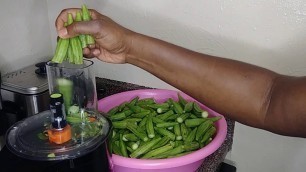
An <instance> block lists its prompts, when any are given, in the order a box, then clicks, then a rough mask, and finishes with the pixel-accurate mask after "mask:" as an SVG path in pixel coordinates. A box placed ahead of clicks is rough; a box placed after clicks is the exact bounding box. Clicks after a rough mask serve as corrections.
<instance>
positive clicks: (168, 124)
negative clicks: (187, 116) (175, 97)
mask: <svg viewBox="0 0 306 172" xmlns="http://www.w3.org/2000/svg"><path fill="white" fill-rule="evenodd" d="M176 124H178V123H177V122H164V123H158V124H156V127H158V128H167V127H173V126H174V125H176Z"/></svg>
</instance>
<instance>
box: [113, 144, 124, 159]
mask: <svg viewBox="0 0 306 172" xmlns="http://www.w3.org/2000/svg"><path fill="white" fill-rule="evenodd" d="M118 143H119V141H118ZM112 151H113V153H114V154H116V155H120V156H123V155H122V153H121V150H120V147H119V146H118V145H117V144H116V142H112Z"/></svg>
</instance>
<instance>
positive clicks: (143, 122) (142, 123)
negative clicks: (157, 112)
mask: <svg viewBox="0 0 306 172" xmlns="http://www.w3.org/2000/svg"><path fill="white" fill-rule="evenodd" d="M147 120H148V117H144V118H142V120H141V121H140V123H139V124H138V126H139V127H143V126H145V125H146V123H147Z"/></svg>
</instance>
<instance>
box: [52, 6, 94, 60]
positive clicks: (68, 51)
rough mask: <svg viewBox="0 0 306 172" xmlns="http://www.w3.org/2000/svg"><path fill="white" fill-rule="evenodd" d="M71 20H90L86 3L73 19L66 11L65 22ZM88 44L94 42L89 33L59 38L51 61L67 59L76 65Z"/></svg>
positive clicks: (81, 58) (69, 22) (70, 21)
mask: <svg viewBox="0 0 306 172" xmlns="http://www.w3.org/2000/svg"><path fill="white" fill-rule="evenodd" d="M73 20H74V21H75V22H80V21H90V20H91V16H90V13H89V11H88V9H87V7H86V5H83V6H82V12H81V10H80V11H78V12H77V13H76V17H75V19H73V17H72V14H70V13H68V15H67V24H68V25H70V24H72V23H73ZM65 26H66V25H65ZM90 44H95V40H94V38H93V36H91V35H79V36H76V37H73V38H69V39H63V38H60V39H59V40H58V42H57V45H56V49H55V53H54V56H53V58H52V59H51V61H52V62H54V63H62V62H63V61H67V62H69V63H72V64H77V65H80V64H83V48H85V47H87V46H88V45H90Z"/></svg>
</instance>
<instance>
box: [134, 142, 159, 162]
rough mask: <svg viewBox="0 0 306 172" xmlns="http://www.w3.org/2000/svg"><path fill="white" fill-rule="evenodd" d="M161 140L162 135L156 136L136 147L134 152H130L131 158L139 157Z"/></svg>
mask: <svg viewBox="0 0 306 172" xmlns="http://www.w3.org/2000/svg"><path fill="white" fill-rule="evenodd" d="M160 140H161V138H160V137H158V138H154V139H153V140H151V141H148V142H146V143H144V144H143V145H141V146H140V147H139V148H138V149H136V150H135V151H134V152H133V153H131V154H130V157H131V158H137V157H139V156H141V155H143V154H145V153H147V152H149V151H150V150H151V148H152V147H153V146H154V145H155V144H156V143H158V142H159V141H160Z"/></svg>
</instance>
